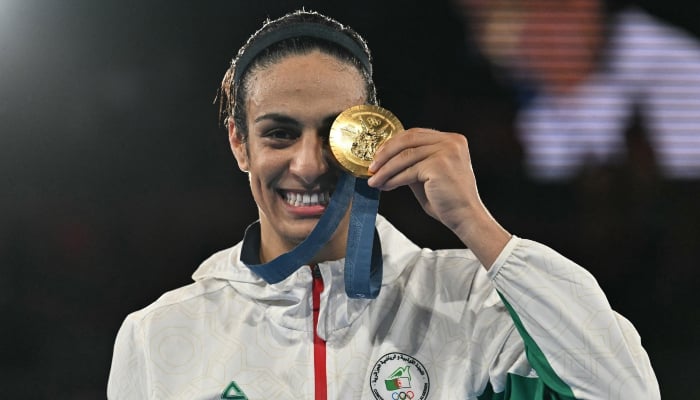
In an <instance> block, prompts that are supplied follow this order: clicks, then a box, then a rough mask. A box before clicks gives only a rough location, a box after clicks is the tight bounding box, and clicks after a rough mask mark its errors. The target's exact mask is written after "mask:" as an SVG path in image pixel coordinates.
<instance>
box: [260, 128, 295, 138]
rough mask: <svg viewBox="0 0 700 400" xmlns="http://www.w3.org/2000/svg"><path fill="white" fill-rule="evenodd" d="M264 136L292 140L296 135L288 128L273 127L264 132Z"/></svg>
mask: <svg viewBox="0 0 700 400" xmlns="http://www.w3.org/2000/svg"><path fill="white" fill-rule="evenodd" d="M265 136H266V137H268V138H270V139H278V140H292V139H295V138H296V137H297V136H298V135H297V134H296V132H294V131H291V130H289V129H273V130H270V131H268V132H267V133H266V134H265Z"/></svg>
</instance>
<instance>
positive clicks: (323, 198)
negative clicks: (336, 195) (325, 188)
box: [284, 192, 331, 207]
mask: <svg viewBox="0 0 700 400" xmlns="http://www.w3.org/2000/svg"><path fill="white" fill-rule="evenodd" d="M330 197H331V196H330V193H328V192H321V193H318V192H315V193H292V192H286V193H285V195H284V199H285V201H286V202H287V204H290V205H292V206H294V207H301V206H317V205H325V204H328V200H329V199H330Z"/></svg>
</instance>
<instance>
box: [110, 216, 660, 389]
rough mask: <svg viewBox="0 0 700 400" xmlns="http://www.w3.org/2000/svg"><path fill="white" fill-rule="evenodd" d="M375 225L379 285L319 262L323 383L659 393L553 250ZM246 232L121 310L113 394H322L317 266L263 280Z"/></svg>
mask: <svg viewBox="0 0 700 400" xmlns="http://www.w3.org/2000/svg"><path fill="white" fill-rule="evenodd" d="M377 229H378V231H379V234H380V237H381V241H382V249H383V257H384V274H383V282H382V288H381V292H380V294H379V296H378V297H377V298H376V299H374V300H365V299H350V298H348V297H347V295H346V294H345V288H344V284H343V260H339V261H332V262H326V263H322V264H320V265H319V266H318V268H319V269H320V272H321V275H322V277H323V283H324V288H323V292H322V293H321V296H320V313H319V318H318V321H319V322H318V330H317V332H318V335H319V336H320V337H321V338H323V339H325V341H326V342H325V352H326V357H325V363H326V367H325V370H326V374H327V385H326V387H327V391H328V399H404V398H405V399H415V400H418V399H427V398H430V399H477V398H479V399H491V398H493V397H492V396H491V395H490V393H493V392H495V393H501V392H504V391H505V392H506V393H507V394H506V396H505V397H504V398H506V399H508V398H513V399H516V398H517V399H531V398H532V399H534V398H541V396H543V393H551V392H552V391H554V392H558V393H559V397H547V398H562V399H569V398H576V399H623V398H624V399H635V400H641V399H658V398H660V395H659V388H658V384H657V381H656V378H655V376H654V373H653V371H652V368H651V365H650V363H649V359H648V357H647V354H646V352H645V351H644V349H643V348H642V346H641V343H640V338H639V336H638V334H637V332H636V331H635V329H634V327H633V326H632V325H631V324H630V323H629V322H628V321H627V320H626V319H624V318H623V317H621V316H620V315H618V314H616V313H615V312H614V311H613V310H611V308H610V306H609V304H608V302H607V300H606V298H605V296H604V294H603V293H602V291H601V290H600V288H599V287H598V285H597V283H596V281H595V280H594V278H593V277H592V276H591V275H590V274H589V273H588V272H586V271H585V270H584V269H582V268H581V267H579V266H577V265H576V264H574V263H573V262H571V261H569V260H567V259H566V258H564V257H562V256H561V255H559V254H558V253H556V252H554V251H553V250H551V249H549V248H547V247H546V246H544V245H541V244H538V243H535V242H532V241H528V240H523V239H520V238H515V237H514V238H513V239H511V240H510V242H509V243H508V244H507V246H506V247H505V249H504V250H503V252H502V253H501V255H500V256H499V257H498V259H497V260H496V262H495V263H494V265H493V266H492V267H491V269H490V270H489V271H488V273H487V271H486V270H485V269H484V268H483V267H482V266H481V265H480V264H479V262H478V260H477V259H476V257H475V256H474V254H473V253H472V252H471V251H469V250H439V251H433V250H428V249H420V248H418V247H417V246H416V245H415V244H413V243H412V242H410V241H409V240H408V239H407V238H405V237H404V236H403V235H402V234H401V233H400V232H399V231H397V230H396V229H395V228H394V227H393V226H391V225H390V224H389V223H388V222H387V221H386V220H384V219H383V218H382V217H381V216H378V218H377ZM241 246H242V243H239V244H237V245H236V246H234V247H232V248H230V249H227V250H223V251H221V252H218V253H216V254H214V255H213V256H212V257H211V258H209V259H208V260H206V261H205V262H204V263H203V264H202V265H201V266H200V267H199V269H198V270H197V271H196V272H195V274H194V276H193V278H194V279H195V283H193V284H190V285H188V286H185V287H182V288H179V289H176V290H174V291H171V292H169V293H166V294H165V295H163V296H162V297H161V298H160V299H158V300H157V301H156V302H154V303H153V304H151V305H150V306H148V307H146V308H144V309H142V310H140V311H137V312H135V313H132V314H130V315H129V316H128V317H127V318H126V320H125V321H124V324H123V325H122V327H121V329H120V331H119V334H118V336H117V339H116V343H115V348H114V358H113V361H112V368H111V372H110V377H109V385H108V397H109V398H110V399H112V400H117V399H188V400H192V399H220V398H231V399H234V398H235V399H246V398H247V399H250V400H253V399H276V400H281V399H314V382H315V379H316V377H315V372H314V345H313V337H314V332H313V325H314V323H313V317H312V315H313V313H312V306H313V305H312V281H313V276H312V273H311V269H310V268H308V267H303V268H300V269H299V270H298V271H297V272H295V273H294V274H292V275H291V276H290V277H288V278H287V279H286V280H284V281H282V282H280V283H278V284H274V285H269V284H267V283H265V281H263V280H262V279H261V278H259V277H258V276H256V275H255V274H253V273H252V272H251V271H250V270H249V269H248V268H247V267H246V266H245V265H243V264H242V263H241V262H240V260H239V254H240V250H241ZM524 344H525V346H524ZM524 347H527V357H526V352H525V350H524ZM317 362H318V361H317ZM533 365H534V368H533V367H532V366H533ZM225 391H226V393H224V392H225ZM222 393H223V395H222ZM567 395H568V397H567ZM572 395H573V397H572ZM509 396H510V397H509ZM550 396H553V395H551V394H550Z"/></svg>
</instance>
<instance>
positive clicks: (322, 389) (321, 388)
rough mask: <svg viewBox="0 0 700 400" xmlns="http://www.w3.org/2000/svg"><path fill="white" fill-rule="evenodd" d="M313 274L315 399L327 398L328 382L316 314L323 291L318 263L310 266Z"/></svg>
mask: <svg viewBox="0 0 700 400" xmlns="http://www.w3.org/2000/svg"><path fill="white" fill-rule="evenodd" d="M311 274H312V275H313V277H314V279H313V284H312V290H311V292H312V302H313V314H314V384H315V393H316V395H315V399H316V400H327V398H328V382H327V377H326V342H325V341H324V340H323V339H321V338H320V337H319V336H318V314H319V309H320V308H321V292H323V277H322V276H321V270H320V269H319V268H318V265H316V264H314V265H312V266H311Z"/></svg>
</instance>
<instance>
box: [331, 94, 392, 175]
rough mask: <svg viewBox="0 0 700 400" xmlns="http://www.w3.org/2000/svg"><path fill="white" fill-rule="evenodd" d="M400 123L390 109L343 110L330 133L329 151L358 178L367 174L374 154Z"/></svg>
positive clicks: (375, 107)
mask: <svg viewBox="0 0 700 400" xmlns="http://www.w3.org/2000/svg"><path fill="white" fill-rule="evenodd" d="M402 130H403V126H402V125H401V122H399V120H398V118H396V116H395V115H394V114H392V113H391V112H390V111H389V110H386V109H384V108H381V107H378V106H373V105H361V106H355V107H351V108H348V109H347V110H345V111H343V112H342V113H341V114H340V115H338V117H337V118H336V119H335V121H334V122H333V125H332V126H331V131H330V135H329V142H330V147H331V152H332V153H333V156H334V157H335V159H336V161H338V164H340V166H341V167H342V168H343V169H345V170H346V171H348V172H349V173H351V174H353V175H355V176H357V177H363V178H366V177H369V176H370V175H371V173H370V172H369V170H368V168H369V165H370V164H371V163H372V160H374V153H375V152H376V151H377V149H378V148H379V146H381V145H382V144H383V143H384V142H385V141H386V140H387V139H389V138H390V137H391V136H392V135H394V134H395V133H396V132H399V131H402Z"/></svg>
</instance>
